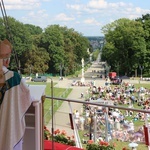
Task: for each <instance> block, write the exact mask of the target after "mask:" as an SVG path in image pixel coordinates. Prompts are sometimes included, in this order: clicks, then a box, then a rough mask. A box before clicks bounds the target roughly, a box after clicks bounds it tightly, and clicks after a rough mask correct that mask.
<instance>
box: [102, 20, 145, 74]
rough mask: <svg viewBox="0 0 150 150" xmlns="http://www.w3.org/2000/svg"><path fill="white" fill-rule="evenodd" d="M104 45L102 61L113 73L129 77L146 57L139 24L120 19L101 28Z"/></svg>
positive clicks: (142, 30)
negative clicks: (108, 65) (116, 72)
mask: <svg viewBox="0 0 150 150" xmlns="http://www.w3.org/2000/svg"><path fill="white" fill-rule="evenodd" d="M102 31H103V33H104V34H105V39H106V44H105V46H104V49H103V51H102V59H103V60H105V61H107V62H108V64H111V69H112V70H113V71H116V70H118V73H121V74H122V75H123V74H127V75H131V74H132V73H133V71H135V69H137V68H138V66H139V64H143V63H144V62H143V58H145V56H146V52H147V51H146V44H145V39H144V37H143V35H144V29H143V27H142V24H141V23H140V22H137V21H134V20H129V19H126V18H122V19H119V20H116V21H114V22H113V23H111V24H108V25H106V26H104V27H103V28H102Z"/></svg>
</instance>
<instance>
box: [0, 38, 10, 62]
mask: <svg viewBox="0 0 150 150" xmlns="http://www.w3.org/2000/svg"><path fill="white" fill-rule="evenodd" d="M11 52H12V45H11V43H10V42H9V41H8V40H7V39H5V40H3V41H0V59H5V58H10V56H11Z"/></svg>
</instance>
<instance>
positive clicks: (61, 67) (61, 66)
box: [60, 63, 64, 80]
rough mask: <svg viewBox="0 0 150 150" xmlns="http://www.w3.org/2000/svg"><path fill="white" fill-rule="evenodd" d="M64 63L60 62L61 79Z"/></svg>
mask: <svg viewBox="0 0 150 150" xmlns="http://www.w3.org/2000/svg"><path fill="white" fill-rule="evenodd" d="M63 67H64V65H63V64H62V63H61V64H60V79H61V80H62V69H63Z"/></svg>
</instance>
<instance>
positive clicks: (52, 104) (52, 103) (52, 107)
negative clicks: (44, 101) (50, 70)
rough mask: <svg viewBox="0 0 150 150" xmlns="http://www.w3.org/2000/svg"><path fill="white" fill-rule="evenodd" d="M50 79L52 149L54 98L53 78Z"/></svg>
mask: <svg viewBox="0 0 150 150" xmlns="http://www.w3.org/2000/svg"><path fill="white" fill-rule="evenodd" d="M50 79H51V97H52V99H51V114H52V128H51V132H52V150H54V116H53V114H54V99H53V80H52V78H50Z"/></svg>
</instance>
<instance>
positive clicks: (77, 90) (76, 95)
mask: <svg viewBox="0 0 150 150" xmlns="http://www.w3.org/2000/svg"><path fill="white" fill-rule="evenodd" d="M100 69H101V65H98V63H97V62H93V64H92V66H91V67H90V68H89V69H88V70H87V71H85V83H89V82H92V81H94V82H95V85H96V86H100V85H101V86H104V84H105V81H104V80H102V79H100V78H92V76H93V75H94V76H95V75H96V73H95V72H92V70H96V72H97V70H100ZM73 80H74V79H68V78H64V79H63V80H59V79H54V82H56V83H57V84H56V85H55V87H60V88H69V87H71V88H72V91H71V93H70V94H69V95H68V97H67V99H74V100H79V101H83V100H84V98H81V93H83V94H84V96H85V95H86V94H87V90H88V89H89V86H71V83H72V82H73ZM76 80H79V81H80V80H81V77H80V76H79V77H78V78H76ZM71 107H72V111H74V110H78V111H79V113H80V114H81V113H82V104H80V103H71ZM70 112H71V110H70V107H69V104H68V102H63V103H62V105H61V106H60V107H59V109H58V110H57V112H56V113H55V114H54V117H53V118H54V120H53V122H54V125H53V127H54V130H56V129H60V130H65V131H66V132H67V135H69V136H71V135H73V130H72V129H71V127H70V120H69V113H70ZM47 127H48V129H49V130H50V131H51V128H52V120H51V121H50V122H49V123H48V125H47Z"/></svg>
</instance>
